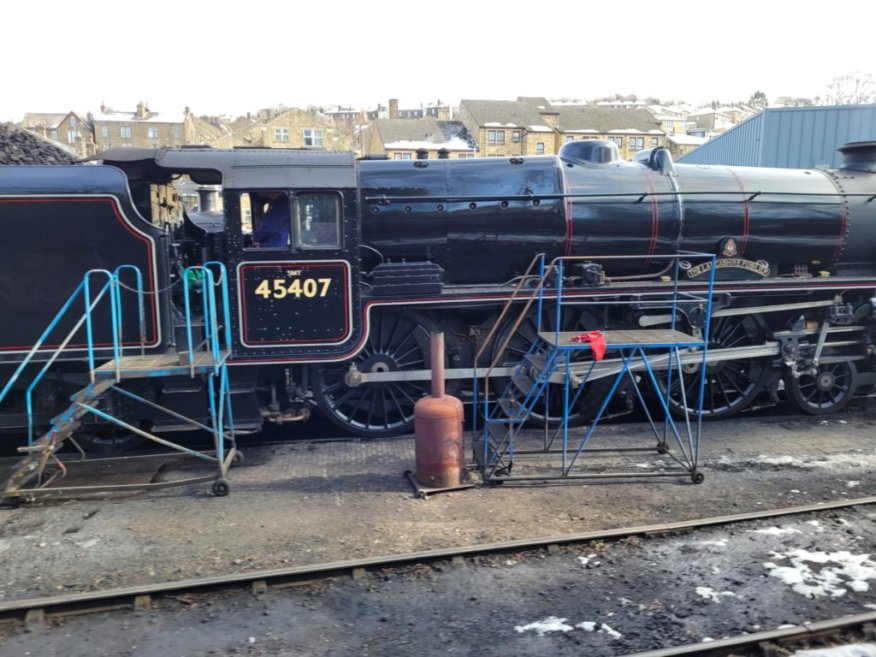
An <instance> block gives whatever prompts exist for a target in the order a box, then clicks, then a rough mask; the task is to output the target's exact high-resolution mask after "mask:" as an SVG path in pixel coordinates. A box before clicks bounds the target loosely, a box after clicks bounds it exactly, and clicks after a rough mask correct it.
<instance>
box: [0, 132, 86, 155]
mask: <svg viewBox="0 0 876 657" xmlns="http://www.w3.org/2000/svg"><path fill="white" fill-rule="evenodd" d="M75 161H76V157H75V156H74V155H71V154H70V153H68V152H67V151H65V150H64V149H63V148H59V147H58V146H55V145H54V144H52V143H51V142H49V141H47V140H45V139H42V138H41V137H37V136H36V135H34V134H31V133H30V132H27V131H26V130H21V129H20V128H16V127H15V126H13V125H11V124H9V123H0V164H72V163H73V162H75Z"/></svg>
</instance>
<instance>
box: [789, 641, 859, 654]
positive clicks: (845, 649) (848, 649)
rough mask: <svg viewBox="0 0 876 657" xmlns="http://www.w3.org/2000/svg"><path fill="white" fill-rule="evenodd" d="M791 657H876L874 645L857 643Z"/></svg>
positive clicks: (799, 651) (802, 651)
mask: <svg viewBox="0 0 876 657" xmlns="http://www.w3.org/2000/svg"><path fill="white" fill-rule="evenodd" d="M791 657H876V644H874V643H858V644H853V645H850V646H839V647H837V648H818V649H816V650H798V651H797V652H795V653H794V654H793V655H791Z"/></svg>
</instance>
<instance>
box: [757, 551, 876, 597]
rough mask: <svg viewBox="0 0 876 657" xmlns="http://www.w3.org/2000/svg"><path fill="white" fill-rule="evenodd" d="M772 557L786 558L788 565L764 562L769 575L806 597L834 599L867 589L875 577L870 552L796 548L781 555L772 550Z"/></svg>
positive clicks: (874, 568)
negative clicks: (857, 552) (812, 565)
mask: <svg viewBox="0 0 876 657" xmlns="http://www.w3.org/2000/svg"><path fill="white" fill-rule="evenodd" d="M773 556H774V557H775V558H778V559H787V560H788V561H790V563H791V565H790V566H779V565H777V564H775V563H773V562H767V563H764V564H763V566H764V568H766V569H767V570H769V571H770V576H771V577H776V578H778V579H779V580H781V581H783V582H784V583H785V584H788V585H789V586H790V587H791V588H792V589H793V590H794V591H796V592H797V593H799V594H800V595H804V596H806V597H807V598H819V597H831V598H837V597H840V596H842V595H845V594H846V593H847V592H848V589H851V590H852V591H857V592H862V591H868V590H870V584H869V580H876V561H871V560H870V555H869V554H852V553H851V552H849V551H847V550H840V551H839V552H822V551H809V550H802V549H797V550H791V551H790V552H786V553H784V554H781V553H773ZM810 564H816V565H817V566H818V569H817V570H815V569H813V568H812V567H811V566H810ZM831 564H832V565H831Z"/></svg>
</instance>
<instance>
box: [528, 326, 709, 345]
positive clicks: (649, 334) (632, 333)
mask: <svg viewBox="0 0 876 657" xmlns="http://www.w3.org/2000/svg"><path fill="white" fill-rule="evenodd" d="M601 333H602V336H603V337H604V338H605V345H606V347H608V348H609V349H611V348H631V347H640V346H642V345H660V346H667V347H676V346H684V345H689V346H700V345H702V340H697V339H696V338H694V337H693V336H691V335H688V334H687V333H682V332H681V331H676V330H674V329H641V330H638V329H636V330H629V331H626V330H621V331H601ZM538 335H539V337H540V338H541V339H542V340H544V341H545V342H547V343H548V344H550V345H552V346H554V347H561V348H562V347H566V348H568V347H585V346H588V343H587V342H577V341H575V340H573V338H575V337H577V336H579V335H581V332H580V331H561V332H560V333H559V334H557V333H556V332H555V331H543V332H541V333H539V334H538Z"/></svg>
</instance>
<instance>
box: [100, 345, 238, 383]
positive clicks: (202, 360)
mask: <svg viewBox="0 0 876 657" xmlns="http://www.w3.org/2000/svg"><path fill="white" fill-rule="evenodd" d="M181 356H182V357H181ZM227 357H228V352H222V354H221V355H220V361H219V362H222V361H223V360H225V359H226V358H227ZM187 358H188V354H179V353H170V354H155V355H149V356H123V357H122V358H120V359H119V376H120V377H121V378H123V379H138V378H140V379H143V378H148V377H152V376H184V375H188V374H189V373H191V367H190V366H189V364H188V363H187V362H185V360H186V359H187ZM216 364H217V363H216V360H215V359H214V358H213V355H212V354H211V353H209V352H205V351H199V352H196V353H195V372H196V373H206V372H208V371H210V370H212V369H213V368H214V367H216ZM95 374H96V375H97V377H98V378H108V377H109V378H115V376H116V366H115V363H114V362H113V361H109V362H107V363H104V364H103V365H101V366H100V367H98V368H97V369H95Z"/></svg>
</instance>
